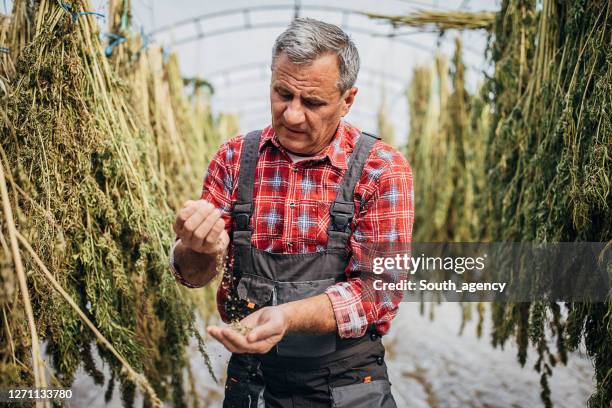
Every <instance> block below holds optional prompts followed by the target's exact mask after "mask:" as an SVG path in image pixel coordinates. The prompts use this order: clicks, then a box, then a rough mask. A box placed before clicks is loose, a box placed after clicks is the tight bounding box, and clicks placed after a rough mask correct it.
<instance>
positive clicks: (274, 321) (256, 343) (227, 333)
mask: <svg viewBox="0 0 612 408" xmlns="http://www.w3.org/2000/svg"><path fill="white" fill-rule="evenodd" d="M240 323H241V324H242V325H243V326H246V327H249V328H252V330H251V331H250V332H249V333H248V334H247V335H246V336H245V335H242V334H240V333H238V332H237V331H235V330H233V329H232V328H230V327H217V326H210V327H208V329H207V331H208V334H210V335H211V336H213V337H214V338H215V339H217V340H218V341H219V342H220V343H222V344H223V345H224V346H225V348H226V349H228V350H229V351H231V352H232V353H249V354H264V353H267V352H268V351H270V349H271V348H272V347H274V346H275V345H276V344H277V343H278V342H279V341H280V340H281V339H282V338H283V336H284V335H285V333H286V332H287V328H288V324H289V323H288V319H287V316H286V314H285V311H284V310H283V308H282V307H280V306H269V307H264V308H262V309H259V310H258V311H256V312H254V313H252V314H250V315H248V316H247V317H245V318H244V319H242V320H241V321H240Z"/></svg>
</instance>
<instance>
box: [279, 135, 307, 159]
mask: <svg viewBox="0 0 612 408" xmlns="http://www.w3.org/2000/svg"><path fill="white" fill-rule="evenodd" d="M278 141H279V142H280V144H281V145H282V146H283V147H284V148H285V149H286V150H288V151H289V152H291V153H294V154H297V155H304V156H309V155H311V154H312V153H311V152H310V150H309V148H310V145H309V143H308V135H307V134H305V133H303V134H301V135H287V134H284V133H281V134H279V135H278Z"/></svg>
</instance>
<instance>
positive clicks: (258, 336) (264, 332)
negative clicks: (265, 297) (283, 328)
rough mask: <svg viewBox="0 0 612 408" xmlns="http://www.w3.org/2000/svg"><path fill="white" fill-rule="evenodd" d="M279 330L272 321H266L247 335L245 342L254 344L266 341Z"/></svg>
mask: <svg viewBox="0 0 612 408" xmlns="http://www.w3.org/2000/svg"><path fill="white" fill-rule="evenodd" d="M279 333H280V330H279V328H278V327H276V325H275V324H274V321H273V320H268V321H267V322H265V323H264V324H262V325H261V326H257V327H255V328H254V329H253V330H251V332H250V333H249V334H248V335H247V341H248V342H249V343H255V342H258V341H262V340H266V339H268V338H269V337H272V336H274V335H276V334H279Z"/></svg>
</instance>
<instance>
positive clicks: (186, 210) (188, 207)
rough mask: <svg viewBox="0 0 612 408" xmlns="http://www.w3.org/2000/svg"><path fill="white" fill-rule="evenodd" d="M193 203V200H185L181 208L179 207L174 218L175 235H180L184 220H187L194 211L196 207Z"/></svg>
mask: <svg viewBox="0 0 612 408" xmlns="http://www.w3.org/2000/svg"><path fill="white" fill-rule="evenodd" d="M194 204H195V201H191V200H190V201H186V202H185V205H184V206H183V208H181V209H180V210H179V212H178V213H177V214H176V219H175V221H174V232H175V233H176V234H177V235H180V233H181V230H182V229H183V225H184V224H185V221H187V220H188V219H189V217H191V216H192V215H193V213H194V212H195V211H196V209H197V207H196V206H195V205H194Z"/></svg>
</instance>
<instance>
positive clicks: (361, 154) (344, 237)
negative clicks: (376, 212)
mask: <svg viewBox="0 0 612 408" xmlns="http://www.w3.org/2000/svg"><path fill="white" fill-rule="evenodd" d="M377 140H379V138H378V137H376V136H374V135H371V134H369V133H366V132H361V136H360V137H359V140H357V144H356V146H355V149H354V150H353V154H352V155H351V160H350V163H349V166H348V168H347V170H346V173H345V174H344V177H343V178H342V181H341V182H340V185H339V190H338V195H337V196H336V199H335V200H334V202H333V203H332V205H331V208H330V210H329V213H330V223H329V229H328V231H327V234H328V237H329V238H328V241H327V248H329V249H344V248H345V247H346V244H347V243H348V239H349V236H350V234H351V229H350V225H351V221H352V220H353V217H354V216H355V203H354V195H355V186H356V185H357V182H358V181H359V179H360V178H361V173H362V172H363V167H364V166H365V162H366V160H367V159H368V156H369V155H370V151H371V150H372V146H374V143H375V142H376V141H377Z"/></svg>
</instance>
